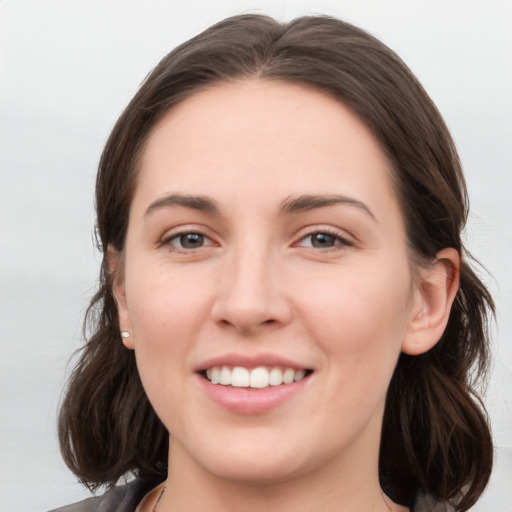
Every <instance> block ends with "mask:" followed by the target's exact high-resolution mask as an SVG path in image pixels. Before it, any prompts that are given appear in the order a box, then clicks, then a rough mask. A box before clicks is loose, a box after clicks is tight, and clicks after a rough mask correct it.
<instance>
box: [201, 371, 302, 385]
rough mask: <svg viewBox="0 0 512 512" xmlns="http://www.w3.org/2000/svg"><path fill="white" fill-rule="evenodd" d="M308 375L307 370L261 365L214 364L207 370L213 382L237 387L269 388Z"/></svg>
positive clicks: (209, 378) (289, 382)
mask: <svg viewBox="0 0 512 512" xmlns="http://www.w3.org/2000/svg"><path fill="white" fill-rule="evenodd" d="M305 376H306V370H294V369H293V368H279V367H271V368H266V367H265V366H259V367H257V368H253V369H252V370H249V369H248V368H244V367H242V366H235V367H233V368H230V367H228V366H222V367H221V366H212V367H211V368H208V369H207V370H206V378H207V379H208V380H209V381H210V382H211V383H212V384H220V385H222V386H233V387H236V388H249V387H250V388H259V389H261V388H268V387H269V386H279V385H281V384H291V383H292V382H298V381H300V380H302V379H303V378H304V377H305Z"/></svg>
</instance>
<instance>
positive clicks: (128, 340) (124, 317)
mask: <svg viewBox="0 0 512 512" xmlns="http://www.w3.org/2000/svg"><path fill="white" fill-rule="evenodd" d="M107 260H108V268H109V272H110V276H111V283H112V293H113V295H114V299H115V301H116V306H117V314H118V317H119V330H120V332H119V337H120V340H121V341H122V343H123V345H124V346H125V347H126V348H128V349H130V350H133V349H134V348H135V345H134V340H133V336H132V335H131V334H130V335H129V336H128V335H126V334H123V333H131V323H130V315H129V313H128V306H127V303H126V288H125V283H124V272H123V257H122V254H121V253H120V252H119V251H117V250H116V249H114V247H112V246H111V245H109V247H108V250H107Z"/></svg>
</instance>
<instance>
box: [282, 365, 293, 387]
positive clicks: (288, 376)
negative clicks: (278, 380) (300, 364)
mask: <svg viewBox="0 0 512 512" xmlns="http://www.w3.org/2000/svg"><path fill="white" fill-rule="evenodd" d="M294 379H295V371H294V370H292V369H291V368H287V369H286V370H285V371H284V373H283V382H284V383H285V384H291V383H292V382H293V381H294Z"/></svg>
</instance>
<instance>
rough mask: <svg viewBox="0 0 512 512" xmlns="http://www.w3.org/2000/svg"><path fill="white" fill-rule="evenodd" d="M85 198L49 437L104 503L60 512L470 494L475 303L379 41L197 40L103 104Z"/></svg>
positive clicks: (456, 236)
mask: <svg viewBox="0 0 512 512" xmlns="http://www.w3.org/2000/svg"><path fill="white" fill-rule="evenodd" d="M96 205H97V215H98V230H99V240H100V247H101V249H102V251H103V264H102V270H101V285H100V289H99V291H98V293H97V294H96V296H95V297H94V299H93V301H92V304H91V307H90V310H89V313H90V314H89V319H90V320H91V322H92V324H91V328H92V335H91V336H90V338H89V340H88V341H87V344H86V346H85V347H84V350H83V352H82V354H81V358H80V360H79V363H78V365H77V367H76V369H75V371H74V372H73V375H72V376H71V379H70V383H69V388H68V390H67V395H66V397H65V400H64V402H63V404H62V408H61V413H60V423H59V428H60V440H61V446H62V451H63V454H64V458H65V460H66V462H67V464H68V465H69V467H70V468H71V469H72V471H73V472H74V473H75V474H76V475H77V476H78V477H79V478H80V480H81V481H82V482H83V483H84V484H86V485H87V486H89V487H90V488H91V489H95V488H97V487H99V486H101V485H107V486H109V487H113V489H111V490H110V491H108V492H107V493H106V494H105V495H104V496H102V497H99V498H91V499H90V500H87V501H85V502H82V503H81V504H77V505H71V506H69V507H64V508H63V509H61V510H62V511H71V510H72V511H77V510H78V511H85V510H87V511H88V510H102V511H103V510H105V511H107V510H108V511H117V512H120V511H134V510H138V511H141V512H150V511H158V512H166V511H173V510H194V511H200V510H206V509H208V510H214V511H215V510H249V511H252V510H261V509H262V508H268V509H269V510H273V511H279V510H304V511H313V510H324V511H331V510H333V511H334V510H336V511H338V510H344V511H356V510H357V511H360V510H368V511H369V510H372V511H389V510H392V511H404V510H414V511H416V512H418V511H441V510H461V511H464V510H468V509H469V508H470V507H471V506H472V505H473V504H474V503H475V502H476V500H477V499H478V497H479V495H480V494H481V493H482V491H483V489H484V487H485V485H486V483H487V481H488V478H489V475H490V472H491V467H492V442H491V437H490V433H489V427H488V425H487V421H486V417H485V414H484V412H483V411H482V407H481V404H480V402H479V399H478V396H477V395H476V394H475V391H474V385H475V382H474V378H475V376H476V375H481V374H482V373H483V372H484V371H485V369H486V365H487V334H486V321H487V316H488V313H489V312H491V311H492V310H493V303H492V299H491V297H490V295H489V293H488V291H487V290H486V288H485V287H484V285H483V284H482V283H481V282H480V281H479V279H478V278H477V276H476V275H475V274H474V272H473V271H472V269H471V267H470V265H469V262H468V257H467V254H466V253H465V251H464V247H463V244H462V241H461V236H460V234H461V230H462V228H463V226H464V223H465V221H466V217H467V197H466V190H465V184H464V179H463V175H462V171H461V168H460V164H459V161H458V157H457V153H456V150H455V148H454V145H453V142H452V140H451V138H450V135H449V133H448V131H447V129H446V127H445V125H444V123H443V121H442V119H441V117H440V115H439V113H438V111H437V110H436V108H435V106H434V105H433V104H432V102H431V100H430V99H429V98H428V96H427V95H426V93H425V92H424V90H423V89H422V88H421V86H420V85H419V84H418V82H417V80H416V79H415V77H414V76H413V75H412V74H411V72H410V71H409V70H408V69H407V68H406V66H405V65H404V64H403V63H402V62H401V61H400V60H399V58H398V57H397V56H396V55H395V54H394V53H393V52H391V51H390V50H389V49H388V48H387V47H385V46H384V45H383V44H382V43H380V42H379V41H377V40H376V39H374V38H373V37H372V36H370V35H368V34H367V33H365V32H363V31H362V30H360V29H358V28H355V27H353V26H351V25H349V24H347V23H344V22H341V21H339V20H336V19H332V18H326V17H307V18H299V19H297V20H294V21H292V22H290V23H287V24H280V23H278V22H276V21H274V20H272V19H270V18H267V17H263V16H256V15H245V16H238V17H234V18H230V19H227V20H225V21H223V22H221V23H219V24H217V25H215V26H213V27H211V28H210V29H208V30H206V31H205V32H203V33H202V34H200V35H198V36H197V37H195V38H193V39H192V40H190V41H188V42H186V43H184V44H183V45H181V46H180V47H178V48H177V49H176V50H174V51H173V52H171V53H170V54H169V55H168V56H167V57H165V58H164V59H163V60H162V61H161V62H160V64H159V65H158V66H157V67H156V68H155V70H154V71H153V72H152V73H151V74H150V75H149V76H148V78H147V80H146V81H145V83H144V84H143V85H142V87H141V89H140V90H139V92H138V93H137V94H136V96H135V97H134V99H133V100H132V101H131V103H130V104H129V105H128V107H127V109H126V110H125V112H124V113H123V114H122V116H121V118H120V119H119V121H118V123H117V124H116V126H115V127H114V130H113V132H112V134H111V136H110V139H109V141H108V142H107V145H106V147H105V150H104V153H103V156H102V159H101V162H100V169H99V173H98V179H97V187H96ZM475 370H476V371H475ZM130 473H132V474H134V475H135V476H136V477H137V478H136V479H135V480H134V481H133V482H131V483H129V484H128V485H124V486H118V487H114V485H115V484H116V483H117V482H118V480H119V479H120V478H121V477H123V476H126V475H127V474H130Z"/></svg>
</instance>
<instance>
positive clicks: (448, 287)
mask: <svg viewBox="0 0 512 512" xmlns="http://www.w3.org/2000/svg"><path fill="white" fill-rule="evenodd" d="M459 269H460V256H459V253H458V252H457V251H456V250H455V249H452V248H447V249H443V250H442V251H440V252H439V253H438V254H437V255H436V260H435V262H434V263H433V264H432V265H430V266H429V267H428V268H422V269H421V270H420V278H419V283H418V285H417V290H416V296H417V297H416V298H417V300H416V301H415V307H414V309H413V311H412V313H411V315H412V317H411V320H410V324H409V330H408V333H407V335H406V337H405V339H404V342H403V344H402V352H404V353H405V354H409V355H419V354H423V353H425V352H427V351H428V350H430V349H431V348H432V347H433V346H434V345H435V344H436V343H437V342H438V341H439V340H440V339H441V336H442V335H443V332H444V330H445V328H446V325H447V324H448V319H449V317H450V311H451V308H452V304H453V301H454V300H455V296H456V295H457V290H458V289H459Z"/></svg>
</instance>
